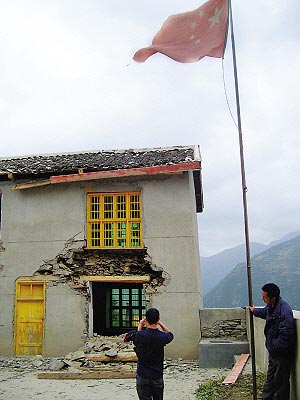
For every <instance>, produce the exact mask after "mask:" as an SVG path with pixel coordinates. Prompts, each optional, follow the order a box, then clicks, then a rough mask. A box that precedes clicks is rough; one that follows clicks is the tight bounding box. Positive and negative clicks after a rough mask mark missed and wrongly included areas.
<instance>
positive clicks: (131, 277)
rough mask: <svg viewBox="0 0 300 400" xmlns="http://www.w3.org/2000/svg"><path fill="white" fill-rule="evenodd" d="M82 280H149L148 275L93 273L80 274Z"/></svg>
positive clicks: (133, 281) (134, 281) (124, 281)
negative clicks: (104, 274)
mask: <svg viewBox="0 0 300 400" xmlns="http://www.w3.org/2000/svg"><path fill="white" fill-rule="evenodd" d="M80 279H81V280H82V281H90V282H121V283H126V282H128V283H143V282H150V276H149V275H128V276H112V275H109V276H94V275H90V276H88V275H86V276H84V275H82V276H81V277H80Z"/></svg>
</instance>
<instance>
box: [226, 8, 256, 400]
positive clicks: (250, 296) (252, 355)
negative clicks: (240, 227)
mask: <svg viewBox="0 0 300 400" xmlns="http://www.w3.org/2000/svg"><path fill="white" fill-rule="evenodd" d="M228 1H229V13H230V28H231V46H232V57H233V68H234V82H235V98H236V109H237V118H238V132H239V145H240V162H241V175H242V191H243V209H244V226H245V244H246V257H247V276H248V298H249V306H252V305H253V297H252V277H251V260H250V243H249V226H248V211H247V186H246V175H245V162H244V151H243V135H242V123H241V110H240V98H239V87H238V77H237V65H236V53H235V41H234V33H233V18H232V8H231V0H228ZM249 314H250V346H251V360H252V382H253V399H254V400H256V399H257V386H256V364H255V343H254V324H253V314H252V312H250V313H249Z"/></svg>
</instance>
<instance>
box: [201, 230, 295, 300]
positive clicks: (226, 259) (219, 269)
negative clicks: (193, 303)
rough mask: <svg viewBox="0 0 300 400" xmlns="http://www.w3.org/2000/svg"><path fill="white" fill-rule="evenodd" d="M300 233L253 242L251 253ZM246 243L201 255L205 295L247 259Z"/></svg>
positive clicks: (263, 249)
mask: <svg viewBox="0 0 300 400" xmlns="http://www.w3.org/2000/svg"><path fill="white" fill-rule="evenodd" d="M298 235H300V231H296V232H291V233H288V234H287V235H285V236H284V237H282V238H281V239H279V240H275V241H273V242H271V243H269V244H262V243H256V242H251V243H250V254H251V256H255V255H256V254H259V253H261V252H262V251H265V250H267V249H269V248H270V247H272V246H275V245H277V244H280V243H282V242H286V241H288V240H290V239H292V238H294V237H296V236H298ZM245 253H246V250H245V244H241V245H239V246H236V247H233V248H231V249H227V250H224V251H222V252H220V253H217V254H215V255H213V256H210V257H201V258H200V265H201V276H202V287H203V295H204V296H205V295H206V294H207V293H208V292H210V291H211V290H212V289H213V288H214V287H215V286H216V285H217V284H218V283H219V282H220V281H221V280H222V279H223V278H225V276H226V275H227V274H228V273H229V272H230V271H231V270H232V269H233V268H234V266H235V265H237V264H239V263H242V262H243V261H245V260H246V254H245Z"/></svg>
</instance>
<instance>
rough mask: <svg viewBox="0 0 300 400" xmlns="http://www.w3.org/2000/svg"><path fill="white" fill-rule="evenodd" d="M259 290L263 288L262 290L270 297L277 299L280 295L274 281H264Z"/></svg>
mask: <svg viewBox="0 0 300 400" xmlns="http://www.w3.org/2000/svg"><path fill="white" fill-rule="evenodd" d="M261 290H263V291H264V292H266V293H268V296H269V297H270V299H272V298H274V297H275V298H276V299H278V298H279V296H280V289H279V287H278V286H277V285H275V283H266V284H265V285H264V286H263V287H262V288H261Z"/></svg>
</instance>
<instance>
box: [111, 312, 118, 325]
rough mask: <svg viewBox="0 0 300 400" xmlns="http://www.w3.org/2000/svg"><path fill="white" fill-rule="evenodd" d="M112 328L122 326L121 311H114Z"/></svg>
mask: <svg viewBox="0 0 300 400" xmlns="http://www.w3.org/2000/svg"><path fill="white" fill-rule="evenodd" d="M111 323H112V326H113V327H118V326H120V311H119V310H118V309H114V310H112V321H111Z"/></svg>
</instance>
